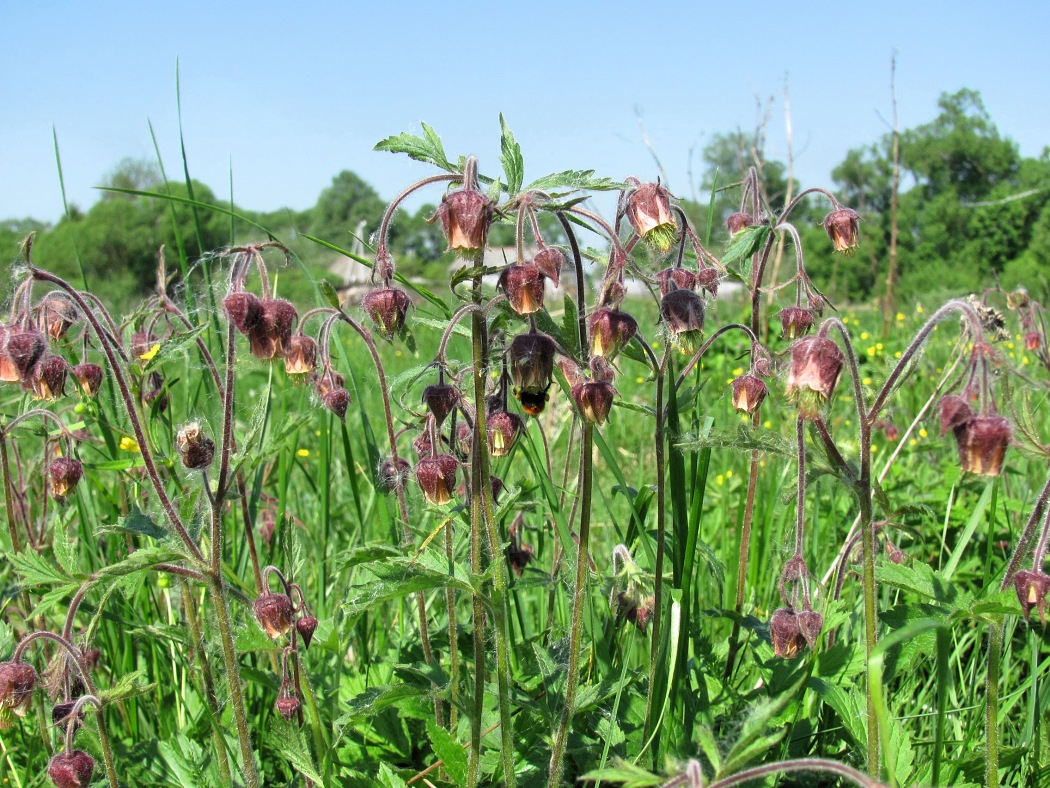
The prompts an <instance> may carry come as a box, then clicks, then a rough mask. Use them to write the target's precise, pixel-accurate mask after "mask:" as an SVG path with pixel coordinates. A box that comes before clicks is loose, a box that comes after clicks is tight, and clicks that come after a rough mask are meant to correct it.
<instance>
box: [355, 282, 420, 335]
mask: <svg viewBox="0 0 1050 788" xmlns="http://www.w3.org/2000/svg"><path fill="white" fill-rule="evenodd" d="M361 305H362V306H363V307H364V308H365V312H367V313H368V316H369V317H370V318H372V322H373V323H375V326H376V328H377V329H378V330H379V333H380V334H382V335H383V336H384V337H386V338H387V339H393V338H394V335H395V334H400V333H401V329H402V328H404V327H405V318H406V317H407V316H408V308H409V307H410V306H412V299H411V298H409V297H408V293H406V292H405V291H404V290H402V289H400V288H397V287H381V288H378V289H376V290H373V291H372V292H370V293H369V294H368V295H366V296H365V298H364V301H362V302H361Z"/></svg>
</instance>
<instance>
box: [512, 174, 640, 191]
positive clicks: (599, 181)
mask: <svg viewBox="0 0 1050 788" xmlns="http://www.w3.org/2000/svg"><path fill="white" fill-rule="evenodd" d="M625 187H626V184H624V183H622V182H620V181H614V180H612V179H611V178H596V177H594V170H564V171H563V172H555V173H551V174H550V175H544V176H543V177H542V178H539V179H537V180H535V181H533V182H532V183H530V184H529V185H528V186H526V187H525V189H524V191H533V190H535V191H541V192H550V191H553V190H554V189H571V190H573V191H576V190H579V189H586V190H588V191H616V190H618V189H623V188H625Z"/></svg>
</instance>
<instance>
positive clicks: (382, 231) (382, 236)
mask: <svg viewBox="0 0 1050 788" xmlns="http://www.w3.org/2000/svg"><path fill="white" fill-rule="evenodd" d="M442 181H451V182H453V183H455V182H462V181H463V176H462V175H431V176H430V177H429V178H424V179H423V180H421V181H417V182H416V183H413V184H412V185H411V186H409V187H408V188H407V189H405V190H404V191H403V192H401V194H399V195H397V197H395V198H394V199H393V201H392V202H391V203H390V205H388V206H387V208H386V211H385V212H384V213H383V221H382V222H381V223H380V225H379V233H378V237H379V243H378V245H377V247H376V256H377V257H378V256H379V250H380V249H384V250H385V249H386V235H387V231H388V230H389V229H390V220H391V219H393V218H394V211H396V210H397V206H399V205H400V204H401V203H402V202H403V201H404V199H405V198H406V197H408V195H410V194H411V193H412V192H414V191H416V190H417V189H422V188H423V187H424V186H429V185H430V184H432V183H440V182H442Z"/></svg>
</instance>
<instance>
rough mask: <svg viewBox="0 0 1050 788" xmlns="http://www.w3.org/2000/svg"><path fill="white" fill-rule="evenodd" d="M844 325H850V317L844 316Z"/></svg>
mask: <svg viewBox="0 0 1050 788" xmlns="http://www.w3.org/2000/svg"><path fill="white" fill-rule="evenodd" d="M842 325H844V326H848V325H849V318H848V317H844V318H842Z"/></svg>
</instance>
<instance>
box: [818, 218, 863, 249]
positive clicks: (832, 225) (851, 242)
mask: <svg viewBox="0 0 1050 788" xmlns="http://www.w3.org/2000/svg"><path fill="white" fill-rule="evenodd" d="M859 224H860V215H859V214H858V213H857V212H856V211H854V210H853V209H852V208H838V209H836V210H834V211H832V212H831V213H829V214H828V215H827V216H825V217H824V231H825V232H826V233H827V234H828V238H830V239H831V243H832V244H833V245H834V247H835V251H836V252H846V253H851V252H852V251H853V250H854V249H856V248H857V244H858V241H857V229H858V226H859Z"/></svg>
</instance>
